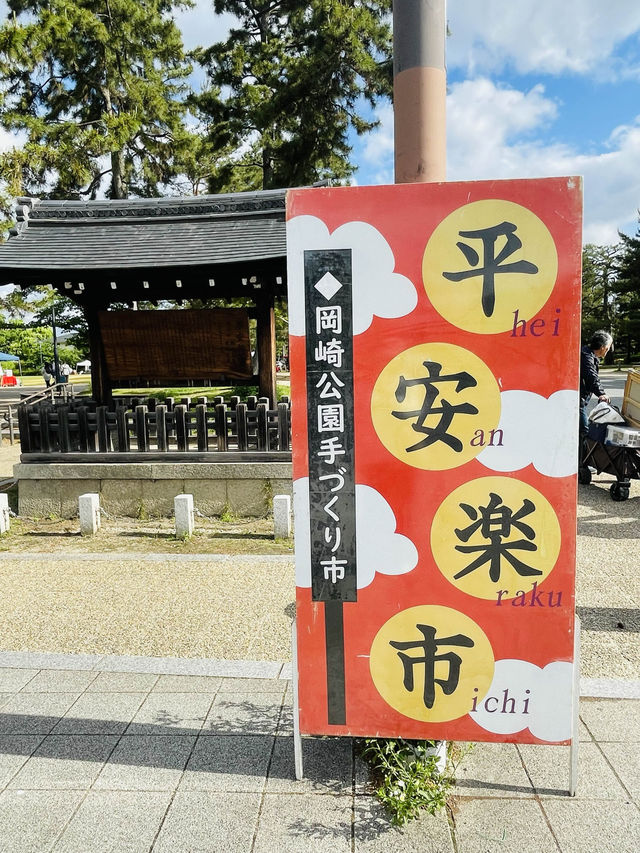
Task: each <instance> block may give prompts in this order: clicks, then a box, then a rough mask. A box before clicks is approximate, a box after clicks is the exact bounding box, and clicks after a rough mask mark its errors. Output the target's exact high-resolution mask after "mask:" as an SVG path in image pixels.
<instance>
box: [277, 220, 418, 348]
mask: <svg viewBox="0 0 640 853" xmlns="http://www.w3.org/2000/svg"><path fill="white" fill-rule="evenodd" d="M305 249H351V250H352V252H353V256H352V287H353V333H354V335H359V334H360V333H361V332H364V331H366V330H367V329H368V328H369V326H370V325H371V322H372V320H373V317H374V316H378V317H404V316H405V315H406V314H409V313H410V312H411V311H413V309H414V308H415V307H416V305H417V302H418V295H417V293H416V289H415V286H414V285H413V283H412V282H411V281H410V280H409V279H408V278H406V277H405V276H403V275H399V274H398V273H394V272H393V270H394V267H395V258H394V256H393V252H392V251H391V247H390V246H389V244H388V243H387V241H386V240H385V238H384V237H383V236H382V234H381V233H380V232H379V231H378V230H377V229H376V228H374V227H373V226H372V225H369V224H368V223H367V222H346V223H345V224H344V225H341V226H340V227H339V228H337V229H336V230H335V231H334V232H333V233H332V234H329V230H328V228H327V226H326V225H325V224H324V222H323V221H322V220H321V219H318V218H317V217H315V216H296V217H294V218H293V219H290V220H289V221H288V222H287V274H288V279H289V334H291V335H304V330H305V320H304V254H303V253H304V250H305Z"/></svg>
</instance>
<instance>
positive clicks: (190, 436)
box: [18, 397, 291, 462]
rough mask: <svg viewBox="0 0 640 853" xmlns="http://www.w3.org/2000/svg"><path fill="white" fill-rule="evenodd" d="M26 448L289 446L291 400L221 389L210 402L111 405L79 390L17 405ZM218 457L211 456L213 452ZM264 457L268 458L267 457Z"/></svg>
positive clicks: (246, 449) (277, 449)
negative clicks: (62, 399)
mask: <svg viewBox="0 0 640 853" xmlns="http://www.w3.org/2000/svg"><path fill="white" fill-rule="evenodd" d="M18 425H19V429H20V442H21V447H22V454H23V455H25V454H26V455H27V456H29V455H37V456H38V457H42V456H46V457H49V458H52V457H57V458H58V459H60V456H61V455H63V456H65V457H66V458H68V459H69V461H71V460H70V457H71V456H73V457H74V458H77V456H78V455H79V454H93V455H94V458H96V461H97V456H98V455H102V454H112V455H111V456H110V461H113V462H116V461H118V459H117V458H116V457H118V456H120V457H121V458H122V457H123V455H126V457H125V458H126V460H127V461H130V460H131V457H132V454H145V455H146V458H149V456H148V455H149V454H151V455H153V456H154V458H157V456H158V454H160V455H165V454H174V453H179V454H189V453H190V454H193V453H197V454H198V458H201V456H200V454H203V453H211V452H222V453H225V454H228V453H229V452H237V453H257V454H265V453H270V454H273V453H278V455H279V456H281V454H282V453H286V454H290V447H291V418H290V401H289V398H288V397H283V398H282V399H281V400H280V402H279V403H278V404H277V408H276V409H270V408H269V401H268V400H267V399H266V398H257V397H249V398H247V401H246V402H241V401H240V398H239V397H232V398H231V400H230V401H229V402H228V403H226V402H225V401H224V399H223V398H222V397H216V398H214V400H213V401H212V402H209V401H208V400H207V398H206V397H199V398H197V399H196V400H195V401H192V400H191V398H188V397H185V398H182V399H181V400H180V402H179V403H176V401H175V400H174V399H173V398H167V399H166V400H165V401H164V402H159V401H157V400H156V399H154V398H153V397H150V398H136V397H122V398H116V399H115V400H114V401H113V403H111V404H110V405H109V406H100V405H97V404H96V403H95V401H93V400H88V399H86V398H85V399H83V398H82V397H77V398H76V399H75V400H70V401H68V402H67V403H65V404H51V403H50V402H42V403H38V404H36V405H23V406H20V407H19V408H18ZM212 461H213V460H212ZM265 461H266V460H265Z"/></svg>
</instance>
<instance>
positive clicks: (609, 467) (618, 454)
mask: <svg viewBox="0 0 640 853" xmlns="http://www.w3.org/2000/svg"><path fill="white" fill-rule="evenodd" d="M591 468H595V469H596V473H598V474H611V475H613V476H614V477H615V478H616V482H615V483H612V485H611V488H610V489H609V492H610V494H611V499H612V500H614V501H626V500H627V498H628V497H629V489H630V487H631V480H640V452H638V450H637V448H635V447H623V446H622V445H618V444H602V443H601V442H599V441H594V440H593V439H592V438H589V437H587V438H585V439H584V443H583V448H582V454H581V459H580V467H579V468H578V480H579V482H580V483H583V484H585V485H588V484H589V483H590V482H591V470H590V469H591Z"/></svg>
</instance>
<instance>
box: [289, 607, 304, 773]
mask: <svg viewBox="0 0 640 853" xmlns="http://www.w3.org/2000/svg"><path fill="white" fill-rule="evenodd" d="M297 641H298V635H297V633H296V621H295V619H294V620H293V624H292V625H291V660H292V666H291V669H292V672H291V678H292V683H293V759H294V764H295V770H296V780H297V781H298V782H299V781H300V780H301V779H302V778H304V769H303V766H302V737H301V736H300V706H299V704H298V642H297Z"/></svg>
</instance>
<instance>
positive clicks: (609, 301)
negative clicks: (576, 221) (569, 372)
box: [582, 243, 620, 341]
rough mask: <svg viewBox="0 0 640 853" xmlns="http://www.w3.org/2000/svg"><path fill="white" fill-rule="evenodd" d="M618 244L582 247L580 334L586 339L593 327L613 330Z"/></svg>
mask: <svg viewBox="0 0 640 853" xmlns="http://www.w3.org/2000/svg"><path fill="white" fill-rule="evenodd" d="M619 255H620V246H619V244H617V245H614V246H596V245H594V244H593V243H587V244H586V246H585V247H584V248H583V250H582V337H583V340H585V341H588V340H589V338H590V337H591V335H592V334H593V333H594V332H595V331H596V329H606V330H607V331H612V330H613V329H614V327H615V323H616V318H617V267H618V259H619Z"/></svg>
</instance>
